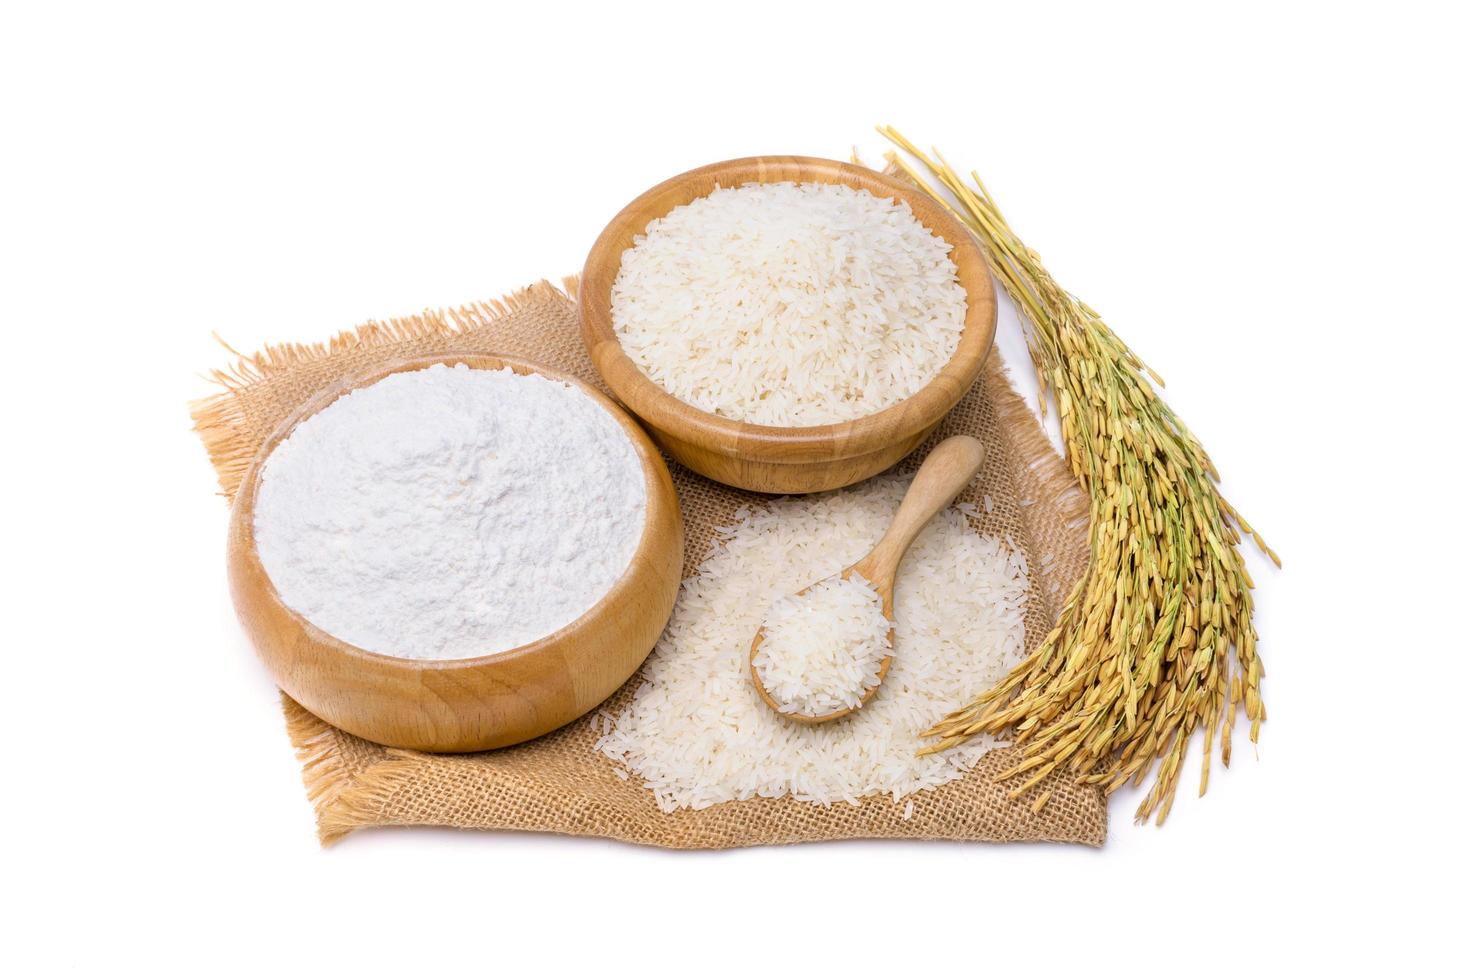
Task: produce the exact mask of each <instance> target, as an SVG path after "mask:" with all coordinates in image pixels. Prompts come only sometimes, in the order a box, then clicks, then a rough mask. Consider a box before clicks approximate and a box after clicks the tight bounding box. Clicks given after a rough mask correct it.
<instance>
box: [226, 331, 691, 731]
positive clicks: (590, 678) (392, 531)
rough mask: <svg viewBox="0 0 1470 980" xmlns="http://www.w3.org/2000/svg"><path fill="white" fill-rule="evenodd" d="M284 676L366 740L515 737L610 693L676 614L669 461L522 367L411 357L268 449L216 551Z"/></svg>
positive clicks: (614, 411) (576, 390)
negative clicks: (223, 545) (223, 552)
mask: <svg viewBox="0 0 1470 980" xmlns="http://www.w3.org/2000/svg"><path fill="white" fill-rule="evenodd" d="M227 554H228V569H229V579H230V590H231V593H232V595H233V597H234V601H235V608H236V611H237V613H238V614H239V617H240V621H241V623H242V624H243V625H244V627H245V631H246V633H247V635H248V636H249V638H250V641H251V643H252V644H253V645H254V647H255V650H256V652H257V653H258V654H259V655H260V657H261V659H262V660H263V661H264V662H265V665H266V667H267V668H268V669H269V671H270V673H271V675H272V677H273V678H274V679H275V681H276V683H277V684H278V685H279V686H280V687H281V689H282V690H284V691H285V692H286V693H287V694H289V695H290V696H291V697H292V698H294V699H295V700H296V701H297V702H299V703H300V704H301V705H303V706H304V707H305V708H307V710H309V711H311V712H312V713H313V714H315V715H317V716H318V717H320V718H323V719H325V720H326V721H328V722H331V723H332V724H333V725H335V726H337V727H338V728H341V729H343V730H345V731H348V732H350V733H352V734H354V735H358V736H361V737H363V738H366V739H369V740H371V741H374V742H380V743H382V744H385V745H390V746H395V747H399V748H409V749H419V750H423V751H432V752H471V751H479V750H483V749H492V748H498V747H500V746H504V745H511V744H514V743H517V742H523V741H525V740H527V739H530V738H535V737H536V736H538V735H542V734H545V733H546V732H549V731H551V730H553V729H555V728H558V727H560V726H562V725H565V724H566V723H567V722H569V721H572V720H573V719H575V718H577V717H579V716H580V715H582V714H584V713H585V712H587V711H588V710H590V709H591V708H593V707H594V706H596V705H597V704H599V703H600V702H602V701H603V700H604V699H605V698H607V697H608V696H609V695H610V694H612V693H613V692H614V691H616V690H617V689H618V688H619V687H620V686H622V684H623V682H624V681H626V680H627V679H628V678H629V677H630V676H632V674H633V672H634V671H636V670H637V669H638V667H639V665H640V664H642V662H643V660H644V658H646V657H647V656H648V653H649V651H650V650H651V649H652V648H653V646H654V643H655V642H656V641H657V640H658V637H659V634H660V633H661V632H662V630H663V628H664V625H665V623H667V622H668V618H669V614H670V612H671V611H672V610H673V606H674V599H675V595H676V594H677V592H678V588H679V573H680V566H681V562H682V560H683V526H682V523H681V520H680V515H679V502H678V497H677V496H676V494H675V492H674V486H673V482H672V481H671V479H670V477H669V471H668V467H667V466H665V465H664V461H663V458H662V457H661V456H660V455H659V453H658V450H657V449H655V448H654V446H653V444H652V443H651V442H650V441H649V439H648V437H647V435H646V434H645V433H644V432H643V430H642V429H641V428H639V426H638V424H637V423H636V422H635V421H634V420H633V419H631V418H630V417H629V416H628V415H627V414H626V413H624V412H623V411H622V410H621V409H620V408H618V406H617V405H616V404H614V403H613V401H612V400H611V399H609V398H608V397H607V396H605V395H603V394H602V393H601V392H599V391H597V390H595V389H594V388H592V386H590V385H587V384H584V383H583V382H581V381H579V380H577V379H575V378H572V377H570V376H567V375H563V374H561V373H559V372H555V371H551V370H548V369H545V368H542V367H540V366H539V365H536V364H533V363H531V362H528V361H524V360H521V359H518V358H512V357H505V356H499V355H486V354H464V355H442V356H435V357H427V358H419V359H414V360H409V361H402V362H399V363H395V364H392V365H390V366H387V367H384V368H380V369H377V370H374V371H372V372H371V373H370V374H367V375H365V376H363V377H358V378H354V379H351V380H350V381H347V382H346V383H343V384H341V385H337V386H335V387H332V388H331V389H330V390H327V391H325V392H324V393H322V394H321V395H320V396H319V397H317V398H315V399H313V400H312V401H310V402H309V403H308V404H306V405H305V406H303V407H302V408H301V409H300V410H298V411H297V412H296V413H295V414H294V415H293V416H292V417H291V418H290V419H289V420H287V422H286V423H285V424H284V425H283V426H282V427H281V428H280V429H279V430H278V431H277V432H276V433H275V435H273V436H272V437H271V438H270V439H269V440H267V441H266V443H265V445H263V446H262V447H261V449H260V452H259V453H258V454H257V455H256V457H255V460H254V462H253V463H252V465H251V468H250V470H249V472H248V473H247V474H246V476H245V479H244V481H243V482H242V484H241V488H240V492H239V493H238V494H237V495H236V498H235V503H234V508H233V511H232V512H231V518H230V531H229V542H228V549H227Z"/></svg>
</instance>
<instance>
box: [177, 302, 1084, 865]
mask: <svg viewBox="0 0 1470 980" xmlns="http://www.w3.org/2000/svg"><path fill="white" fill-rule="evenodd" d="M577 290H578V279H577V277H576V276H569V277H565V278H563V279H562V281H561V285H560V286H558V285H554V284H553V283H551V282H550V281H547V280H542V281H540V282H538V283H535V284H533V285H531V286H529V287H527V288H525V289H521V290H518V291H516V292H514V293H511V294H509V295H507V296H505V297H503V298H501V299H498V300H490V301H486V302H480V303H474V304H470V305H467V306H460V307H456V308H452V309H446V310H438V311H425V312H423V313H421V314H418V315H416V316H409V317H398V318H394V319H391V320H386V321H369V322H367V323H365V324H363V325H361V326H359V327H357V328H355V329H352V330H346V331H343V332H341V333H339V334H337V335H336V336H334V337H332V338H331V339H330V340H327V341H325V342H321V343H313V344H299V343H291V344H277V345H271V346H267V347H266V348H264V349H263V350H262V351H260V352H259V353H256V354H253V355H244V354H241V353H240V352H238V351H236V350H234V349H233V348H231V347H230V346H229V345H228V344H225V343H224V341H222V340H221V344H222V345H223V346H225V348H226V349H227V350H229V351H230V352H231V353H232V354H234V355H235V357H236V360H235V362H234V363H233V364H231V365H230V366H228V367H227V368H225V369H222V370H216V371H213V372H211V373H210V375H209V377H210V378H211V380H213V381H214V382H216V383H217V384H219V385H220V386H221V388H222V390H221V391H219V392H216V393H215V394H213V395H210V396H207V397H204V398H201V399H198V400H196V401H194V402H192V403H191V404H190V406H189V409H190V414H191V416H192V418H193V420H194V429H195V432H196V433H197V434H198V436H199V437H200V439H201V441H202V442H203V444H204V446H205V449H206V452H207V453H208V455H209V458H210V461H211V462H212V463H213V465H214V467H215V470H216V472H217V474H218V478H219V484H220V488H221V491H222V492H223V495H224V496H225V497H226V498H231V499H232V498H233V496H234V494H235V492H236V491H237V490H238V488H239V486H240V483H241V481H242V480H243V478H244V476H245V473H246V471H247V470H248V468H249V465H250V462H251V459H252V457H253V455H254V452H255V448H256V447H255V446H254V445H252V444H247V440H246V439H244V438H242V436H241V434H240V433H241V423H242V421H243V419H242V416H241V407H240V403H239V401H238V400H237V399H236V397H235V393H236V392H237V391H238V390H240V389H242V388H245V387H247V386H250V385H253V384H256V383H258V382H261V381H264V380H266V379H268V378H269V377H270V376H271V375H273V374H275V373H277V372H281V371H285V370H289V369H292V368H295V367H299V366H301V365H303V364H306V363H309V362H313V361H318V360H321V359H323V358H327V357H330V356H332V355H334V354H338V353H342V352H346V351H365V350H367V351H370V350H373V349H376V348H382V347H387V346H390V345H392V344H395V343H402V342H407V341H414V340H420V339H426V338H431V339H445V340H448V339H453V338H454V337H455V336H456V335H459V334H462V333H465V332H467V331H469V330H473V329H476V328H482V327H486V326H490V325H492V324H494V323H495V322H497V321H499V320H501V319H503V318H504V317H507V316H509V315H511V314H513V313H516V312H518V311H522V310H525V309H527V308H528V307H531V306H534V305H536V304H537V303H541V302H546V301H554V302H557V303H566V302H574V301H575V297H576V294H577ZM983 383H984V384H985V385H986V387H987V391H988V397H989V399H990V401H991V403H992V405H993V406H994V409H995V412H996V415H997V417H998V419H999V421H1000V422H1001V424H1002V426H1003V427H1004V429H1005V430H1006V434H1007V437H1008V438H1009V439H1010V440H1011V441H1012V445H1013V448H1014V450H1015V452H1016V453H1017V455H1018V456H1019V457H1020V458H1021V460H1022V462H1023V464H1024V466H1025V467H1026V469H1027V470H1028V471H1029V474H1030V480H1031V481H1033V488H1034V489H1035V490H1036V491H1037V492H1038V493H1040V494H1043V495H1045V496H1046V497H1047V498H1049V500H1050V502H1051V503H1052V505H1053V506H1054V507H1055V508H1056V509H1057V511H1058V512H1059V513H1060V515H1061V516H1062V519H1063V521H1064V522H1065V524H1066V526H1067V527H1069V528H1072V529H1076V528H1079V527H1082V526H1085V525H1086V523H1087V521H1088V516H1089V515H1088V501H1087V498H1086V495H1085V494H1083V493H1082V491H1081V489H1080V488H1079V487H1078V485H1077V483H1076V481H1075V480H1074V478H1073V476H1072V474H1071V472H1070V470H1069V469H1068V467H1067V464H1066V463H1065V462H1064V460H1063V459H1062V458H1061V457H1060V456H1058V455H1057V453H1056V452H1055V450H1054V449H1053V447H1052V445H1051V442H1050V441H1049V439H1048V438H1047V436H1046V433H1045V431H1044V430H1043V428H1042V427H1041V424H1040V423H1039V421H1038V420H1037V418H1036V416H1035V415H1034V414H1033V412H1032V410H1031V408H1030V407H1029V406H1028V405H1027V404H1026V402H1025V400H1024V399H1023V398H1021V396H1020V395H1019V394H1017V393H1016V391H1015V389H1014V387H1013V386H1012V384H1011V382H1010V378H1009V376H1008V373H1007V371H1006V369H1005V367H1004V365H1003V364H1002V362H1001V360H1000V358H999V357H998V356H992V357H991V358H989V360H988V361H987V363H986V366H985V371H984V375H983ZM1051 612H1052V613H1053V615H1054V614H1055V612H1056V610H1055V609H1053V610H1051ZM281 701H282V707H283V711H284V714H285V719H286V726H287V733H288V736H289V738H290V741H291V744H292V746H293V748H294V750H295V752H296V755H297V758H298V760H299V761H300V763H301V766H302V782H303V784H304V786H305V789H306V793H307V797H308V800H309V801H310V802H311V804H312V807H313V809H314V810H315V813H316V817H317V830H318V836H319V838H320V840H321V842H322V843H323V844H324V845H327V844H331V843H334V842H336V841H338V840H340V839H341V838H342V837H344V836H346V835H347V834H349V833H351V832H352V831H353V830H357V829H361V828H363V827H369V826H376V825H380V824H383V823H384V820H383V817H382V815H383V813H384V811H385V809H386V808H387V807H388V806H389V805H390V803H391V801H392V800H393V799H394V796H395V794H397V793H399V792H400V791H403V790H404V789H405V788H406V787H408V785H409V783H410V782H411V781H412V780H413V779H414V778H415V777H416V775H417V774H418V773H419V772H420V768H421V766H422V763H423V761H424V759H425V758H432V757H424V756H422V755H421V754H420V753H414V752H408V751H404V750H398V749H389V748H385V747H382V746H376V745H372V744H371V743H363V742H362V740H360V739H355V738H353V737H352V736H350V735H346V734H345V733H342V732H340V731H339V730H337V729H336V728H334V727H332V726H331V725H329V724H327V723H326V722H324V721H322V720H321V719H320V718H317V717H316V716H315V715H313V714H311V713H310V712H308V711H307V710H306V709H304V708H302V707H301V706H300V705H298V704H297V703H296V702H295V701H293V700H292V699H291V698H289V697H288V696H286V695H285V694H282V696H281ZM1004 752H1005V750H997V753H996V754H1003V753H1004ZM986 761H991V760H986ZM981 768H982V769H991V768H992V767H991V766H988V765H982V767H981ZM997 771H998V770H997ZM977 775H978V773H977ZM982 778H983V777H982ZM1044 795H1045V796H1047V797H1049V796H1050V795H1051V793H1050V791H1048V792H1046V793H1045V794H1044ZM1042 797H1043V794H1042V793H1038V792H1036V791H1031V792H1029V793H1028V794H1026V795H1025V797H1023V799H1022V801H1021V802H1023V803H1025V804H1027V805H1030V804H1032V803H1036V804H1038V805H1039V804H1040V803H1043V802H1045V800H1044V799H1042ZM529 829H535V828H529ZM915 836H916V837H918V836H920V835H918V834H916V835H915ZM1105 836H1106V809H1105V807H1104V808H1103V809H1102V813H1101V817H1100V820H1099V823H1098V825H1097V829H1096V832H1095V836H1094V835H1089V836H1085V837H1075V838H1051V837H1045V836H1020V837H1016V838H1014V839H1016V840H1057V841H1059V842H1066V843H1082V844H1088V845H1090V846H1101V844H1102V843H1103V841H1104V839H1105ZM997 839H1009V838H997ZM695 846H701V845H695ZM703 846H709V845H703Z"/></svg>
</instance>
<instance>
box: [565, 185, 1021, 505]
mask: <svg viewBox="0 0 1470 980" xmlns="http://www.w3.org/2000/svg"><path fill="white" fill-rule="evenodd" d="M580 308H581V317H582V336H583V339H584V341H585V342H586V345H587V349H588V351H589V353H590V354H591V357H592V361H593V363H594V364H595V365H596V366H597V370H598V372H599V373H600V374H601V375H602V377H603V380H605V381H606V382H607V385H608V387H609V388H611V389H612V391H613V393H614V394H615V395H616V396H617V397H618V399H619V400H621V401H622V402H623V404H625V405H627V406H628V408H629V409H630V410H631V411H632V412H633V414H635V415H637V416H638V417H639V418H641V419H642V420H643V421H644V422H645V423H646V424H647V426H648V428H649V431H650V432H651V433H652V435H653V438H654V440H655V441H656V442H657V443H658V444H659V445H660V446H661V447H663V448H664V449H665V450H667V451H668V452H669V454H670V455H672V456H673V457H674V458H675V459H678V460H679V461H680V462H681V463H684V464H685V465H686V466H688V467H690V468H691V469H694V470H697V471H698V472H700V473H702V474H704V475H705V476H708V477H710V478H711V479H714V480H718V481H720V482H722V483H727V484H730V485H732V486H737V487H743V488H745V489H747V490H757V491H762V492H767V493H808V492H813V491H818V490H830V489H832V488H834V487H841V486H846V485H847V484H850V483H856V482H857V481H859V480H862V479H865V478H867V477H869V476H872V475H874V474H875V473H879V472H881V471H883V470H885V469H887V468H888V467H889V466H891V465H893V464H894V463H896V462H897V461H898V460H899V459H901V458H903V457H904V456H906V455H908V453H910V452H912V451H913V450H914V449H916V448H917V447H918V446H919V444H920V443H922V442H923V441H924V439H925V437H926V436H928V435H929V433H930V432H931V431H933V429H934V427H935V426H936V425H938V424H939V421H940V420H941V419H942V418H943V417H944V416H945V414H946V413H948V412H949V410H950V409H951V408H953V407H954V406H955V404H956V403H957V402H958V401H959V400H960V399H961V398H962V397H963V396H964V394H965V393H966V392H967V391H968V390H969V389H970V386H971V385H972V384H973V383H974V382H975V379H976V378H977V377H978V376H979V373H980V369H981V367H982V366H983V364H984V362H985V357H986V355H987V354H989V352H990V346H991V342H992V340H993V339H994V337H995V291H994V287H993V286H992V285H991V280H990V272H989V269H988V268H987V266H986V263H985V259H984V257H983V256H982V255H981V253H980V250H979V248H978V247H976V245H975V243H974V241H973V240H972V239H971V237H970V235H969V233H968V232H967V231H966V230H965V228H964V227H963V226H962V225H960V224H959V223H958V222H957V221H956V220H955V219H954V218H952V217H951V216H950V215H949V214H948V213H947V212H946V211H945V210H944V208H943V207H942V206H940V205H939V204H937V203H935V202H934V201H933V200H932V199H930V198H929V197H927V196H926V195H925V194H924V193H923V192H921V191H919V190H918V189H917V188H914V187H912V186H909V185H907V184H903V183H900V182H898V181H895V180H892V179H890V178H888V177H885V176H883V175H882V174H879V173H876V172H874V171H871V170H867V169H864V168H862V167H855V166H850V165H848V164H844V163H838V162H836V161H834V160H820V159H816V158H812V157H750V158H747V159H743V160H730V161H727V162H725V163H717V164H713V165H711V166H708V167H701V168H700V169H698V170H691V171H690V172H688V173H686V174H681V175H680V176H678V177H674V178H673V179H671V180H667V181H665V182H664V183H662V184H659V185H658V186H657V187H654V188H653V189H652V190H650V191H648V192H646V193H644V194H643V195H641V196H640V197H638V198H637V199H636V200H634V201H633V203H631V204H629V205H628V206H627V207H625V208H624V209H623V210H622V211H621V212H620V213H619V214H618V215H617V217H615V218H613V220H612V221H611V222H610V223H609V224H608V226H607V228H606V229H605V230H604V231H603V232H602V235H601V236H600V237H599V238H598V239H597V242H596V244H595V245H593V247H592V251H591V253H590V254H589V255H588V257H587V263H586V266H585V267H584V268H583V270H582V285H581V296H580Z"/></svg>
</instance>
